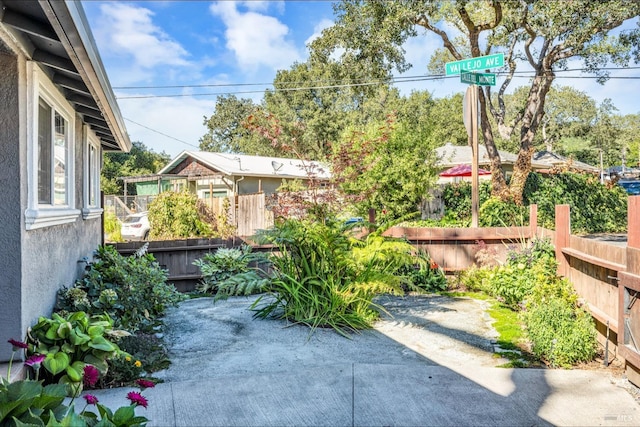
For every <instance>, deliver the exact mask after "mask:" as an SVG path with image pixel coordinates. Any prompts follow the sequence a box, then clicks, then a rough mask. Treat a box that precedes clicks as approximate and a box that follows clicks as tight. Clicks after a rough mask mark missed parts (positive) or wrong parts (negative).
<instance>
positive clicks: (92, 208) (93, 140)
mask: <svg viewBox="0 0 640 427" xmlns="http://www.w3.org/2000/svg"><path fill="white" fill-rule="evenodd" d="M82 129H83V136H84V138H83V139H84V168H83V171H84V173H83V180H82V181H83V190H82V194H83V205H84V206H83V207H82V219H95V218H99V217H100V216H101V215H102V211H103V209H102V208H101V207H100V159H101V156H102V153H101V152H100V141H99V140H98V137H97V136H96V135H95V133H93V131H92V130H91V129H90V128H89V126H87V125H84V126H83V127H82ZM91 148H93V149H94V156H93V159H92V158H91ZM92 160H93V161H92ZM90 174H92V175H93V182H91V179H90V176H89V175H90ZM91 185H93V191H94V192H95V203H94V204H91V188H90V187H91Z"/></svg>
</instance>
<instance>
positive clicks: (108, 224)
mask: <svg viewBox="0 0 640 427" xmlns="http://www.w3.org/2000/svg"><path fill="white" fill-rule="evenodd" d="M121 226H122V224H121V223H120V220H118V217H117V216H116V215H115V214H114V213H113V212H105V213H104V232H105V234H106V235H107V237H106V238H107V240H108V241H110V242H114V243H116V242H122V241H123V240H122V235H121V234H120V233H121V230H122V227H121Z"/></svg>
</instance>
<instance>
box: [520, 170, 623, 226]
mask: <svg viewBox="0 0 640 427" xmlns="http://www.w3.org/2000/svg"><path fill="white" fill-rule="evenodd" d="M627 197H628V196H627V194H626V192H625V191H624V190H623V189H622V188H620V187H619V186H613V187H611V188H609V187H607V186H605V185H602V184H600V181H599V179H598V177H596V176H594V175H587V174H575V173H560V174H553V175H549V176H544V177H543V176H542V175H540V174H538V173H531V174H530V175H529V178H528V179H527V184H526V187H525V191H524V202H525V204H534V203H535V204H537V205H538V224H539V225H540V226H542V227H545V228H550V229H554V228H555V206H556V205H561V204H568V205H570V206H571V231H572V232H574V233H605V232H621V231H626V225H627Z"/></svg>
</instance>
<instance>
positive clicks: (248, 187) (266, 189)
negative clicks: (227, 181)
mask: <svg viewBox="0 0 640 427" xmlns="http://www.w3.org/2000/svg"><path fill="white" fill-rule="evenodd" d="M260 181H262V183H261V182H260ZM236 182H237V183H238V194H253V193H257V192H259V191H260V189H261V190H262V192H263V193H266V194H273V193H275V192H276V190H277V189H278V187H280V186H281V185H282V178H257V177H249V176H248V177H245V179H243V180H242V181H237V180H236ZM261 187H262V188H261Z"/></svg>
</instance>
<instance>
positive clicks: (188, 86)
mask: <svg viewBox="0 0 640 427" xmlns="http://www.w3.org/2000/svg"><path fill="white" fill-rule="evenodd" d="M637 69H640V66H638V67H605V68H599V70H603V71H618V70H637ZM585 70H586V69H585V68H568V69H566V70H556V71H555V72H556V73H565V72H572V71H585ZM523 73H527V74H529V73H531V71H516V72H515V74H523ZM498 74H502V75H504V74H505V73H498ZM446 77H447V76H444V75H442V74H433V75H427V76H425V75H414V76H397V77H392V78H391V80H395V81H400V80H404V79H416V78H446ZM342 81H343V80H305V81H298V82H287V83H288V84H290V85H303V84H309V83H325V84H332V83H340V82H342ZM356 81H359V80H356ZM375 81H380V82H386V81H387V80H386V79H385V80H383V79H378V80H375ZM360 82H367V80H366V79H362V80H360ZM244 86H273V82H269V83H211V84H191V85H157V86H155V85H154V86H114V87H113V89H116V90H140V89H190V88H205V87H244Z"/></svg>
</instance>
